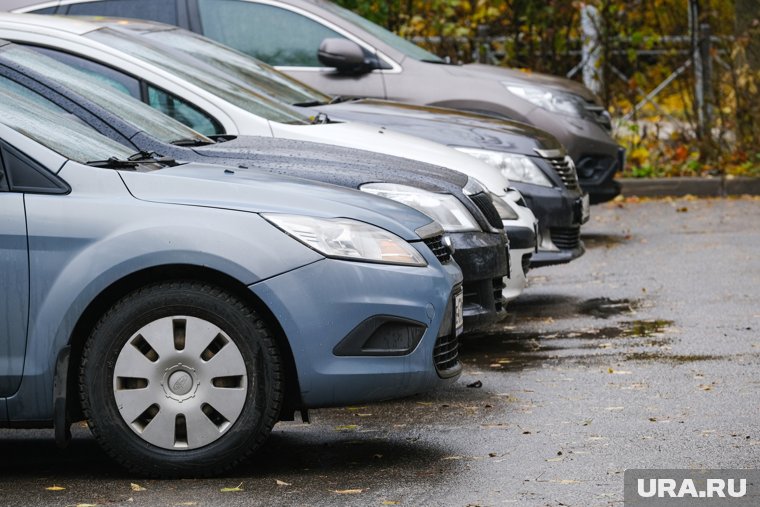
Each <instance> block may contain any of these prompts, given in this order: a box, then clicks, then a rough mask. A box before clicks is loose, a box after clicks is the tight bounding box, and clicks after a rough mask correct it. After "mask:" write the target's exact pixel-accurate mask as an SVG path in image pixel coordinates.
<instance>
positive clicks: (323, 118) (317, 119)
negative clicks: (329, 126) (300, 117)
mask: <svg viewBox="0 0 760 507" xmlns="http://www.w3.org/2000/svg"><path fill="white" fill-rule="evenodd" d="M325 123H330V117H329V116H327V115H326V114H325V113H317V114H316V115H315V116H314V117H313V118H312V119H311V124H312V125H324V124H325Z"/></svg>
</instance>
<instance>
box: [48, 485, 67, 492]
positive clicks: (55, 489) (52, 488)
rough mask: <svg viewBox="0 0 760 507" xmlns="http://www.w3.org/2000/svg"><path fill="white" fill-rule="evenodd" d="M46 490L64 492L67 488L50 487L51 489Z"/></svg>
mask: <svg viewBox="0 0 760 507" xmlns="http://www.w3.org/2000/svg"><path fill="white" fill-rule="evenodd" d="M45 489H46V490H48V491H63V490H65V489H66V488H64V487H63V486H50V487H49V488H45Z"/></svg>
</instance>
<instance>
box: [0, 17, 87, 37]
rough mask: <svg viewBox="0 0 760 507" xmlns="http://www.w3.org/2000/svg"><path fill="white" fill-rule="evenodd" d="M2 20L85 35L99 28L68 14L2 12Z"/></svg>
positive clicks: (0, 19)
mask: <svg viewBox="0 0 760 507" xmlns="http://www.w3.org/2000/svg"><path fill="white" fill-rule="evenodd" d="M0 22H11V23H18V24H23V25H27V26H35V27H39V28H50V29H54V30H60V31H63V32H68V33H73V34H77V35H83V34H86V33H88V32H92V31H93V30H96V29H97V28H98V26H97V25H95V24H93V23H90V22H87V21H85V20H82V19H76V18H72V17H67V16H45V15H40V14H12V13H7V12H0Z"/></svg>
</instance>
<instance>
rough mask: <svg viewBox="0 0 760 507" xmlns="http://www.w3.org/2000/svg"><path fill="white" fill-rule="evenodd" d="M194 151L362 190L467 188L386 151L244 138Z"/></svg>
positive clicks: (445, 173) (452, 176)
mask: <svg viewBox="0 0 760 507" xmlns="http://www.w3.org/2000/svg"><path fill="white" fill-rule="evenodd" d="M193 151H195V152H196V153H197V154H199V155H203V156H206V157H209V158H214V160H213V163H224V164H225V165H227V164H229V163H234V165H241V164H242V165H246V166H247V167H250V168H251V169H259V170H263V171H267V172H269V173H274V174H280V175H286V176H295V177H299V178H305V179H309V180H317V181H321V182H324V183H331V184H335V185H340V186H347V187H351V188H359V186H361V185H363V184H365V183H375V182H389V183H398V184H402V185H413V186H416V187H419V188H423V189H425V190H429V191H431V192H437V193H444V192H448V193H455V192H457V191H459V192H461V190H462V188H464V187H465V185H467V176H465V175H464V174H462V173H458V172H456V171H451V170H449V169H445V168H443V167H439V166H434V165H430V164H425V163H422V162H417V161H414V160H409V159H402V158H398V157H394V156H390V155H383V154H381V153H374V152H368V151H363V150H355V149H351V148H341V147H338V146H332V145H328V144H320V143H311V142H305V141H295V140H290V139H273V138H269V137H253V136H239V137H237V138H235V139H233V140H231V141H226V142H221V143H217V144H214V145H209V146H200V147H196V148H193ZM221 160H224V162H221ZM233 161H234V162H233ZM209 162H212V161H211V160H209Z"/></svg>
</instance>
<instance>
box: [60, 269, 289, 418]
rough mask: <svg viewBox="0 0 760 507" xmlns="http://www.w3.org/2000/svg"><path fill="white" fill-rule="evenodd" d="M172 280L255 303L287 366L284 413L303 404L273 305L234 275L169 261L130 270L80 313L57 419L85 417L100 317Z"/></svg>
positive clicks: (73, 333)
mask: <svg viewBox="0 0 760 507" xmlns="http://www.w3.org/2000/svg"><path fill="white" fill-rule="evenodd" d="M170 280H189V281H197V282H204V283H208V284H211V285H215V286H217V287H219V288H221V289H224V290H226V291H228V292H230V293H231V294H233V295H235V296H236V297H238V298H240V299H241V300H242V301H244V302H246V303H247V304H249V305H251V307H252V308H254V309H255V310H256V311H257V312H258V313H259V314H260V315H261V317H262V318H263V319H264V321H265V322H266V324H267V325H268V326H269V328H270V330H271V331H272V333H273V336H274V337H275V340H276V343H277V345H278V346H279V349H280V353H281V354H282V359H283V365H284V367H285V399H284V400H283V408H282V411H281V414H282V415H281V417H283V416H285V418H287V417H288V414H289V412H288V411H289V410H290V414H292V413H293V411H295V410H297V409H298V408H299V407H300V406H301V398H300V387H299V381H298V371H297V369H296V366H295V359H294V357H293V352H292V350H291V348H290V343H289V341H288V339H287V336H286V335H285V332H284V330H283V328H282V326H281V325H280V323H279V321H278V320H277V318H276V317H275V316H274V314H273V313H272V312H271V311H270V310H269V308H268V307H267V306H266V304H264V302H263V301H261V300H260V299H259V298H258V297H257V296H256V295H255V294H254V293H253V292H252V291H250V290H249V289H248V287H247V286H246V285H245V284H243V283H242V282H240V281H239V280H237V279H235V278H234V277H232V276H230V275H228V274H226V273H223V272H221V271H218V270H215V269H213V268H209V267H206V266H198V265H188V264H168V265H162V266H153V267H149V268H145V269H142V270H139V271H136V272H134V273H130V274H129V275H126V276H124V277H122V278H120V279H119V280H116V281H114V282H113V283H111V284H110V285H109V286H108V287H106V288H105V289H103V290H102V291H101V292H100V293H99V294H98V295H97V296H96V297H95V298H94V299H93V300H92V301H91V302H90V303H89V304H88V305H87V307H86V308H85V310H84V311H83V312H82V314H81V315H80V316H79V319H78V320H77V322H76V324H75V325H74V327H73V330H72V332H71V334H70V336H69V341H68V348H69V349H70V360H69V361H68V365H67V367H66V371H65V372H59V371H56V374H55V377H56V379H60V378H62V377H64V376H65V378H66V403H65V405H64V406H65V410H66V415H65V417H59V414H56V418H55V420H56V421H62V420H66V421H67V423H70V422H73V421H78V420H81V419H82V417H83V413H82V407H81V402H80V400H79V395H78V392H79V391H78V383H79V368H80V366H81V359H82V351H83V348H84V344H85V342H86V340H87V338H88V336H89V335H90V331H91V330H92V328H93V327H94V326H95V324H96V323H97V321H98V320H99V319H100V318H101V317H102V316H103V315H104V314H105V312H107V311H108V309H109V308H110V307H111V306H113V304H114V303H116V302H117V301H118V300H119V299H121V298H122V297H124V296H126V295H127V294H129V293H130V292H132V291H134V290H137V289H138V288H140V287H143V286H145V285H148V284H151V283H156V282H166V281H170Z"/></svg>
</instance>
